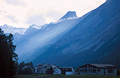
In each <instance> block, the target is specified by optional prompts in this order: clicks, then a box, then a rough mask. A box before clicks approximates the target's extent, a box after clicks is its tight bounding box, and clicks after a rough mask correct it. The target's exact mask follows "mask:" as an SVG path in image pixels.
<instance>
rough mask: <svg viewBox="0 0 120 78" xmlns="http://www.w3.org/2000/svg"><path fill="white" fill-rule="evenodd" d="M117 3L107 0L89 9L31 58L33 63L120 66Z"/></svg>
mask: <svg viewBox="0 0 120 78" xmlns="http://www.w3.org/2000/svg"><path fill="white" fill-rule="evenodd" d="M119 4H120V1H119V0H107V1H106V2H105V3H104V4H103V5H101V6H100V7H98V8H97V9H95V10H93V11H91V12H90V13H89V14H88V15H87V16H86V17H85V18H83V19H82V20H79V23H78V24H76V25H75V26H74V27H73V28H72V29H70V30H69V31H68V32H67V33H65V34H64V36H62V37H61V38H59V40H57V41H56V42H55V43H54V44H53V45H52V46H50V47H49V49H47V50H46V51H45V52H44V53H43V54H41V55H39V56H38V57H37V58H36V59H34V60H33V62H34V64H38V63H40V62H41V63H44V62H45V63H53V64H57V65H59V66H74V67H79V66H80V65H83V64H86V63H108V64H109V63H110V64H115V65H117V66H120V62H119V61H120V57H119V56H120V50H119V48H120V44H119V43H120V19H119V18H120V7H119ZM39 51H41V50H39Z"/></svg>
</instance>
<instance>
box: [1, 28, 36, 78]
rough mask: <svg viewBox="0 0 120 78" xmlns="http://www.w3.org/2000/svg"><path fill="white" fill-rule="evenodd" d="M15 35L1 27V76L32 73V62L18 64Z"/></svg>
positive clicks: (2, 77)
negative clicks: (6, 32) (5, 31)
mask: <svg viewBox="0 0 120 78" xmlns="http://www.w3.org/2000/svg"><path fill="white" fill-rule="evenodd" d="M13 39H14V38H13V35H12V34H5V33H4V32H3V31H2V30H1V29H0V78H11V77H13V76H15V74H32V73H34V67H33V64H32V62H30V63H24V62H22V63H20V64H18V55H17V54H16V53H15V52H14V51H15V48H16V46H15V45H14V44H13Z"/></svg>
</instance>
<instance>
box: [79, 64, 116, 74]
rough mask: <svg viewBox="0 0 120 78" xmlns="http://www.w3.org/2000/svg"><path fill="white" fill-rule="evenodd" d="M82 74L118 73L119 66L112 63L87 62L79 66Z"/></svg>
mask: <svg viewBox="0 0 120 78" xmlns="http://www.w3.org/2000/svg"><path fill="white" fill-rule="evenodd" d="M78 74H80V75H117V67H116V66H115V65H111V64H86V65H83V66H80V67H79V68H78Z"/></svg>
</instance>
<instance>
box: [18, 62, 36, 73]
mask: <svg viewBox="0 0 120 78" xmlns="http://www.w3.org/2000/svg"><path fill="white" fill-rule="evenodd" d="M33 73H34V67H33V63H32V62H30V63H24V62H21V63H20V64H19V65H18V74H33Z"/></svg>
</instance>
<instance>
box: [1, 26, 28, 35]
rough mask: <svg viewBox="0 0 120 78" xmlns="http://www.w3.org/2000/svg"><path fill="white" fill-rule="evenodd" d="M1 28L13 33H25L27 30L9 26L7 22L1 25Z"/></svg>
mask: <svg viewBox="0 0 120 78" xmlns="http://www.w3.org/2000/svg"><path fill="white" fill-rule="evenodd" d="M0 28H1V29H2V30H4V32H5V33H12V34H15V33H19V34H24V32H25V31H26V28H16V27H12V26H9V25H7V24H5V25H3V26H0Z"/></svg>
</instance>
